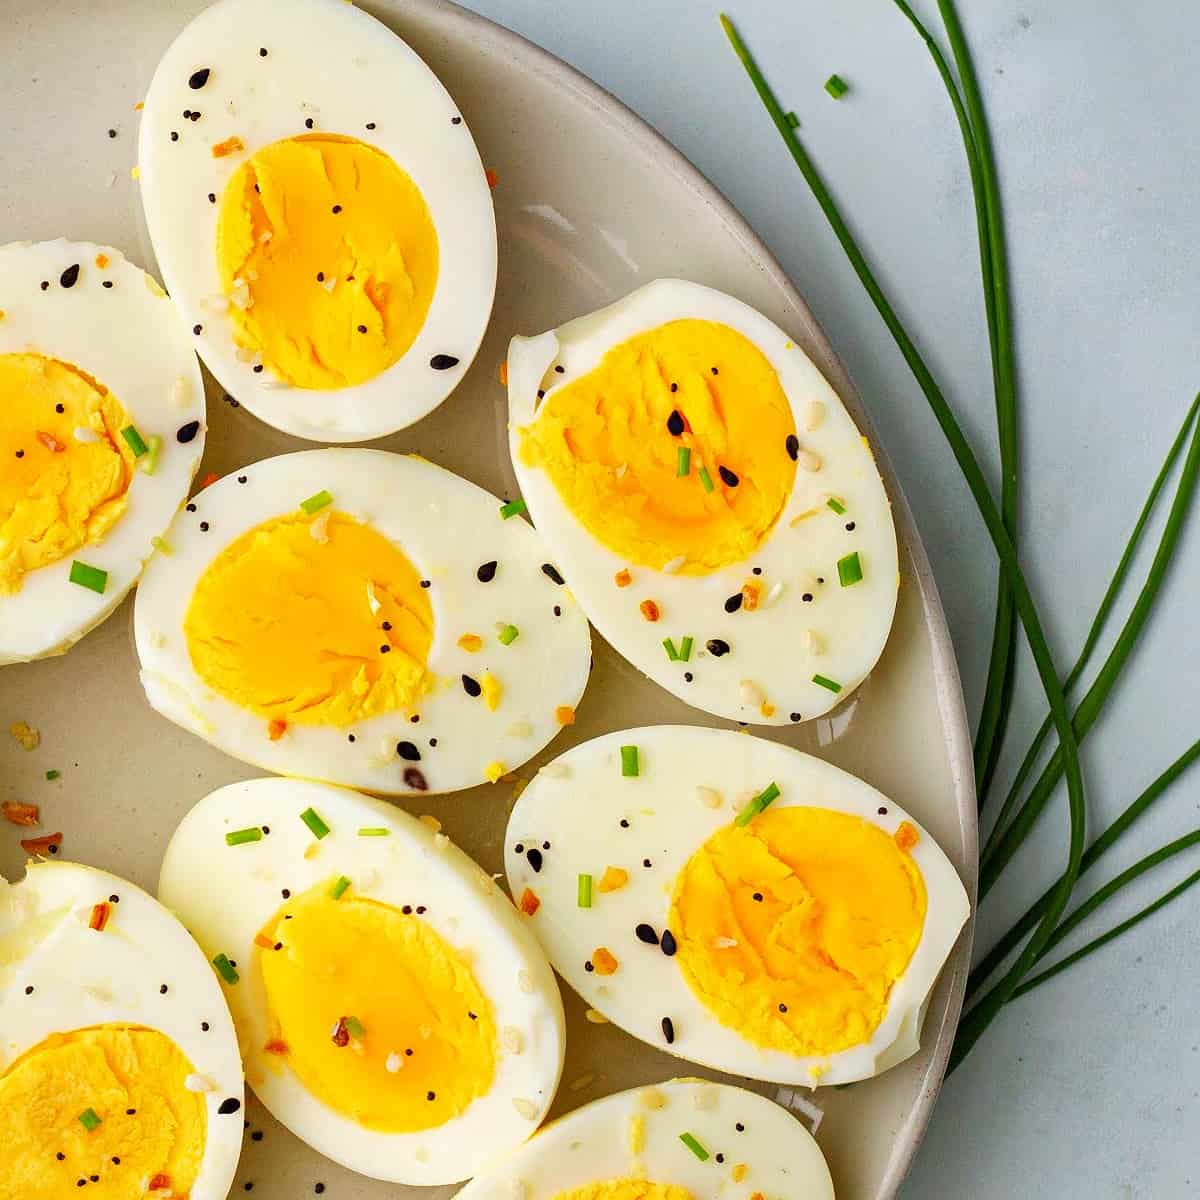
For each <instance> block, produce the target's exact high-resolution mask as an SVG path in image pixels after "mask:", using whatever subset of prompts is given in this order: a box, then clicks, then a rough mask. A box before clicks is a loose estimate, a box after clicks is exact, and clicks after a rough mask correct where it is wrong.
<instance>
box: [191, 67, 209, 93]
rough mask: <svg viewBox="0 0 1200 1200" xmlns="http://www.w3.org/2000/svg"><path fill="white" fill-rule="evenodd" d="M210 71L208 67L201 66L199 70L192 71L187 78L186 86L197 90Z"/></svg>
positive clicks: (203, 83) (206, 80)
mask: <svg viewBox="0 0 1200 1200" xmlns="http://www.w3.org/2000/svg"><path fill="white" fill-rule="evenodd" d="M211 74H212V72H211V71H210V70H209V68H208V67H201V68H200V70H199V71H195V72H193V74H192V75H191V76H189V78H188V87H190V88H191V89H192V91H194V92H198V91H199V90H200V89H201V88H202V87H203V86H204V85H205V84H206V83H207V82H208V77H209V75H211Z"/></svg>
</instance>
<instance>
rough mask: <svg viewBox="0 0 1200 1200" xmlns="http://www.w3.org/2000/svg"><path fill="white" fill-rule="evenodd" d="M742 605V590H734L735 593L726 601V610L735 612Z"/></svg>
mask: <svg viewBox="0 0 1200 1200" xmlns="http://www.w3.org/2000/svg"><path fill="white" fill-rule="evenodd" d="M741 607H742V593H741V592H734V594H733V595H732V596H730V597H729V598H728V599H727V600H726V601H725V611H726V612H727V613H735V612H737V610H738V609H739V608H741Z"/></svg>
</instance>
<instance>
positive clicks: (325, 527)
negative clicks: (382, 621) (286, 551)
mask: <svg viewBox="0 0 1200 1200" xmlns="http://www.w3.org/2000/svg"><path fill="white" fill-rule="evenodd" d="M308 536H309V537H310V538H312V540H313V541H314V542H320V543H321V544H322V545H324V544H325V543H326V542H327V541H329V514H328V513H327V512H323V513H321V515H320V516H319V517H317V519H316V520H315V521H313V523H312V524H311V525H310V526H309V527H308ZM370 586H371V585H370V584H367V587H368V588H369V587H370ZM372 611H375V610H372Z"/></svg>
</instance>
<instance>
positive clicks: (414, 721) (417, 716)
mask: <svg viewBox="0 0 1200 1200" xmlns="http://www.w3.org/2000/svg"><path fill="white" fill-rule="evenodd" d="M408 719H409V721H411V722H412V724H414V725H415V724H417V722H418V721H420V719H421V714H420V713H413V715H412V716H411V717H409V718H408Z"/></svg>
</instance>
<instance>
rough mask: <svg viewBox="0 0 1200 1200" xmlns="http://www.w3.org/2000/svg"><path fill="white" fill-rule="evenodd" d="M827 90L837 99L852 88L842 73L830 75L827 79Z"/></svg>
mask: <svg viewBox="0 0 1200 1200" xmlns="http://www.w3.org/2000/svg"><path fill="white" fill-rule="evenodd" d="M825 90H826V91H827V92H828V93H829V94H830V95H831V96H832V97H833V98H834V99H835V100H840V99H841V98H842V97H843V96H844V95H845V94H846V93H847V92H848V91H849V90H850V88H849V86H848V85H847V83H846V81H845V80H844V79H843V78H842V77H841V76H840V75H830V77H829V78H828V79H827V80H825Z"/></svg>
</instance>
